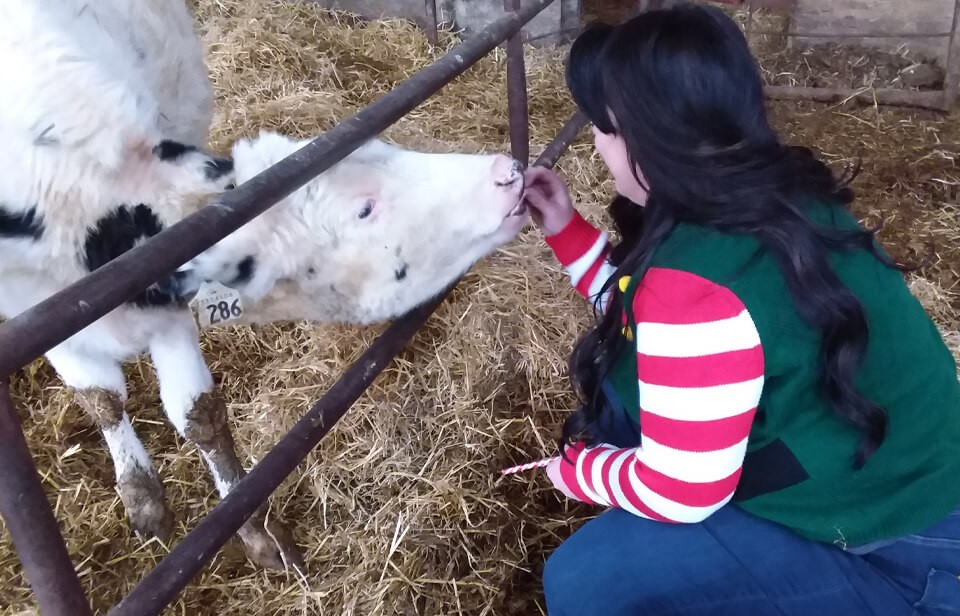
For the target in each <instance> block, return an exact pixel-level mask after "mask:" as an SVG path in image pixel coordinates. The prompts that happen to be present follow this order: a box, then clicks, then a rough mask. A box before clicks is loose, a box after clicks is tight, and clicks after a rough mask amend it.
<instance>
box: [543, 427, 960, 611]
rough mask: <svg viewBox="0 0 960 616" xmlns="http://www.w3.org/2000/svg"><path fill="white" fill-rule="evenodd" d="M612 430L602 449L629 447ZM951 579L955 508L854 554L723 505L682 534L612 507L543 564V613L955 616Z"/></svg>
mask: <svg viewBox="0 0 960 616" xmlns="http://www.w3.org/2000/svg"><path fill="white" fill-rule="evenodd" d="M612 424H613V425H611V426H610V428H614V427H616V426H618V427H619V428H622V430H623V431H620V430H615V431H616V432H618V433H619V435H620V438H619V439H616V438H610V439H607V438H604V439H603V440H605V441H607V442H611V441H616V440H620V441H621V442H619V443H616V442H615V443H612V444H616V445H620V446H629V445H628V444H627V442H628V441H629V440H631V436H630V432H629V430H630V426H629V420H628V419H625V418H613V421H612ZM608 425H609V424H608ZM610 428H607V429H610ZM633 444H635V442H634V443H633ZM957 480H958V481H960V478H957ZM958 575H960V508H958V509H957V510H956V511H954V512H953V513H952V514H950V515H949V516H948V517H947V518H945V519H944V520H942V521H940V522H939V523H937V524H934V525H933V526H932V527H930V528H928V529H926V530H925V531H923V532H920V533H917V534H914V535H909V536H907V537H902V538H900V539H899V540H897V541H895V542H892V543H889V544H885V545H882V546H881V547H878V548H875V549H873V550H872V551H870V552H868V553H866V554H860V555H858V554H852V553H850V552H844V551H842V550H841V549H839V548H837V547H835V546H833V545H829V544H822V543H817V542H814V541H810V540H807V539H805V538H803V537H801V536H799V535H797V534H796V533H794V532H793V531H791V530H790V529H788V528H786V527H783V526H780V525H778V524H774V523H772V522H768V521H766V520H764V519H761V518H758V517H755V516H752V515H750V514H748V513H746V512H744V511H742V510H741V509H739V508H737V507H736V506H734V505H728V506H726V507H724V508H722V509H721V510H720V511H718V512H716V513H715V514H714V515H712V516H710V517H709V518H707V519H706V520H705V521H704V522H702V523H699V524H686V525H672V524H664V523H661V522H655V521H650V520H645V519H643V518H639V517H637V516H634V515H632V514H630V513H626V512H624V511H622V510H619V509H611V510H609V511H607V512H605V513H603V514H601V515H599V516H598V517H596V518H595V519H593V520H591V521H589V522H587V523H586V524H584V525H583V526H582V527H581V528H580V529H579V530H578V531H577V532H575V533H574V534H573V535H572V536H571V537H570V538H569V539H567V540H566V541H565V542H564V543H563V544H562V545H561V546H560V547H559V548H558V549H557V550H556V551H555V552H554V553H553V554H552V555H551V556H550V558H549V559H548V560H547V563H546V567H545V569H544V573H543V586H544V592H545V594H546V601H547V612H548V614H549V616H574V615H575V616H592V615H601V614H602V615H604V616H608V615H617V616H621V615H624V616H646V615H650V616H673V615H677V616H679V615H683V616H693V615H700V614H703V615H710V616H767V615H770V616H860V615H863V616H960V579H958V577H957V576H958Z"/></svg>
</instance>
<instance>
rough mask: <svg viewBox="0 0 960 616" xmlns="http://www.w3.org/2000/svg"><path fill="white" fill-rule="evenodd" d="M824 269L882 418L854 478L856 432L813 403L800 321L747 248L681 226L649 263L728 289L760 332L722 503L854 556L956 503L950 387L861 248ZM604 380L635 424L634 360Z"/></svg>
mask: <svg viewBox="0 0 960 616" xmlns="http://www.w3.org/2000/svg"><path fill="white" fill-rule="evenodd" d="M810 215H811V216H812V217H813V218H814V220H817V221H818V222H820V223H821V224H829V225H835V226H837V227H840V228H845V229H856V228H858V224H857V221H856V220H855V219H854V218H853V217H852V216H850V215H849V214H846V213H845V212H842V211H836V213H835V214H832V215H831V210H827V209H826V208H823V207H817V208H816V209H811V210H810ZM758 251H759V252H758ZM751 259H753V260H752V261H751ZM831 262H832V265H833V268H834V271H835V272H836V273H837V275H838V276H839V278H840V279H841V280H842V281H843V283H844V284H845V285H846V286H847V288H848V289H850V291H851V292H852V293H853V294H854V295H855V296H856V297H857V298H858V299H859V300H860V302H861V303H862V304H863V307H864V310H865V312H866V317H867V325H868V329H869V336H870V337H869V341H868V345H867V351H866V356H865V358H864V361H863V363H862V364H861V369H860V372H859V373H858V375H857V377H856V379H855V384H856V386H857V387H858V390H859V391H860V392H862V393H863V394H864V395H866V396H867V397H868V398H870V399H872V400H873V401H874V402H875V403H877V404H879V405H881V406H882V407H883V408H885V409H886V411H887V413H888V416H889V423H888V430H887V435H886V438H885V440H884V443H883V445H882V446H881V447H880V448H879V449H878V450H877V451H876V453H874V455H873V456H872V457H871V458H870V460H869V461H868V462H867V464H866V465H865V466H864V467H863V468H862V469H861V470H859V471H855V470H854V469H853V468H852V462H853V458H854V453H855V452H856V449H857V445H858V444H859V441H860V433H859V432H858V431H857V430H856V429H855V428H853V427H852V426H850V425H849V424H847V423H845V422H844V421H843V420H842V419H841V418H840V417H839V416H838V415H837V414H836V413H835V412H834V411H833V409H832V408H831V407H830V406H829V404H828V403H827V401H826V399H824V398H823V397H822V396H821V395H820V394H819V393H818V388H817V383H818V380H819V377H820V363H819V345H820V336H819V333H818V332H817V331H816V330H815V329H814V328H812V327H810V326H809V325H808V324H807V323H806V322H805V321H804V320H803V319H802V318H801V316H800V314H799V313H798V312H797V310H796V308H795V307H794V304H793V300H792V296H791V295H790V292H789V290H788V288H787V286H786V281H785V280H784V278H783V275H782V274H781V273H780V269H779V267H778V265H777V263H776V262H775V260H774V259H773V257H772V256H771V255H769V253H766V252H765V251H763V250H762V249H761V246H760V244H759V242H758V241H757V240H756V239H754V238H752V237H749V236H740V235H732V234H725V233H721V232H718V231H714V230H711V229H707V228H704V227H696V226H691V225H680V226H678V227H677V228H676V229H675V230H674V231H673V232H672V233H671V235H670V236H669V237H668V238H667V239H666V240H665V242H664V243H663V245H662V246H661V247H660V249H659V250H658V251H657V253H656V254H655V255H654V260H653V266H654V267H659V268H669V269H677V270H682V271H685V272H690V273H692V274H696V275H698V276H701V277H703V278H705V279H707V280H710V281H712V282H714V283H716V284H719V285H723V286H725V287H727V288H728V289H730V290H731V291H733V292H734V293H735V294H736V295H737V296H738V297H739V298H740V301H742V302H743V303H744V304H745V305H746V307H747V310H748V311H749V313H750V315H751V317H752V318H753V320H754V323H755V324H756V327H757V330H758V331H759V333H760V340H761V344H762V345H763V353H764V362H765V370H764V388H763V393H762V395H761V399H760V403H759V406H758V409H757V416H756V418H755V420H754V424H753V427H752V429H751V432H750V438H749V444H748V449H747V456H746V459H745V460H744V467H743V473H742V477H741V480H740V484H739V486H738V489H737V493H736V494H735V495H734V500H733V502H734V504H735V505H737V506H739V507H741V508H742V509H744V510H745V511H747V512H750V513H752V514H754V515H757V516H759V517H762V518H765V519H768V520H771V521H774V522H777V523H780V524H783V525H785V526H788V527H790V528H792V529H794V530H795V531H796V532H798V533H799V534H801V535H803V536H805V537H808V538H810V539H813V540H817V541H822V542H831V543H837V544H838V545H840V546H842V547H846V546H850V547H853V546H858V545H863V544H866V543H870V542H873V541H881V540H885V539H892V538H896V537H899V536H902V535H905V534H909V533H912V532H916V531H918V530H920V529H923V528H925V527H927V526H929V525H931V524H933V523H935V522H937V521H938V520H940V519H941V518H943V517H945V516H946V515H947V514H948V513H949V512H951V511H952V510H953V509H954V508H956V507H957V505H958V504H960V383H958V380H957V367H956V363H955V362H954V359H953V356H952V355H951V354H950V352H949V350H948V349H947V347H946V345H945V344H944V342H943V339H942V338H941V336H940V333H939V331H938V330H937V328H936V326H935V325H934V323H933V322H932V321H931V320H930V318H929V317H928V315H927V314H926V312H925V311H924V309H923V307H922V306H921V305H920V303H919V302H918V301H917V300H916V298H915V297H914V296H913V295H912V294H911V293H910V291H909V289H908V288H907V286H906V284H905V282H904V280H903V277H902V276H901V274H900V273H899V272H897V271H896V270H892V269H889V268H887V267H885V266H884V265H883V264H881V263H879V262H878V261H877V260H876V259H875V258H874V257H873V256H872V255H870V254H868V253H866V252H865V251H857V252H856V253H847V254H835V255H833V258H832V261H831ZM637 282H638V280H637V277H636V276H634V279H633V280H631V283H630V285H629V287H628V288H627V291H626V293H625V294H624V295H625V297H624V301H625V307H626V308H628V309H629V307H630V306H631V304H632V301H631V298H632V296H633V292H634V290H635V288H636V284H637ZM634 333H635V332H634ZM610 379H611V382H610V385H611V386H612V389H613V390H614V391H615V392H616V395H617V396H618V397H619V398H620V403H621V404H622V405H623V406H625V407H626V409H627V411H628V412H629V413H631V414H632V416H633V417H634V418H637V417H638V407H639V402H638V391H637V378H636V355H635V354H634V353H628V354H626V355H625V356H624V357H623V358H622V359H621V360H620V361H619V362H618V363H617V364H616V365H615V367H614V369H613V372H612V374H611V376H610Z"/></svg>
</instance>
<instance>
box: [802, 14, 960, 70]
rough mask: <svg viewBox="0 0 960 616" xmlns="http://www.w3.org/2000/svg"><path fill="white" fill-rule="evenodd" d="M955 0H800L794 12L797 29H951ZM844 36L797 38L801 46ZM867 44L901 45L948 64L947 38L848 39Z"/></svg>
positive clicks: (853, 31) (888, 47) (852, 31)
mask: <svg viewBox="0 0 960 616" xmlns="http://www.w3.org/2000/svg"><path fill="white" fill-rule="evenodd" d="M954 2H955V0H797V4H796V9H795V12H794V17H793V21H794V27H793V30H794V31H796V32H829V33H835V32H838V33H844V34H856V33H858V32H861V33H862V32H871V33H873V32H894V33H896V32H915V33H924V32H944V31H949V30H950V24H951V22H952V19H953V7H954ZM832 40H836V42H844V40H843V39H827V38H810V39H807V38H802V39H801V38H797V39H796V44H797V45H800V46H808V45H816V44H821V43H825V42H830V41H832ZM845 42H849V43H856V44H857V45H863V46H866V47H876V48H881V49H885V50H888V51H894V50H896V49H897V48H898V47H900V46H901V45H904V46H905V47H907V48H908V49H909V50H910V51H911V52H912V53H914V54H916V55H918V56H920V57H922V58H925V59H928V60H933V61H936V62H938V63H939V64H940V65H941V66H944V65H945V64H946V59H947V40H946V39H940V40H935V39H931V40H926V39H868V38H861V39H845Z"/></svg>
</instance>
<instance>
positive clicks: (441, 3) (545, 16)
mask: <svg viewBox="0 0 960 616" xmlns="http://www.w3.org/2000/svg"><path fill="white" fill-rule="evenodd" d="M313 1H314V2H316V3H317V4H319V5H320V6H322V7H324V8H328V9H342V10H345V11H350V12H353V13H357V14H358V15H360V16H362V17H364V18H366V19H381V18H384V17H388V18H392V17H400V18H403V19H409V20H411V21H414V22H416V23H417V24H419V25H420V26H422V27H425V26H426V25H427V24H426V13H425V10H424V1H423V0H313ZM503 13H504V11H503V0H437V21H438V22H440V23H441V24H455V25H456V27H457V28H461V29H463V30H464V34H465V35H467V36H469V35H470V33H471V32H475V31H476V30H480V29H482V28H483V27H484V26H486V25H487V24H489V23H490V22H491V21H493V20H495V19H498V18H499V17H502V16H503ZM579 24H580V0H555V2H554V3H553V4H551V5H550V6H548V7H547V8H546V9H544V10H543V11H542V12H541V13H540V14H539V15H537V16H536V17H535V18H534V19H533V20H531V21H530V23H528V24H527V25H526V27H524V29H523V32H524V34H525V35H527V36H530V37H540V36H543V35H549V34H551V33H555V32H559V31H560V30H567V29H570V30H572V29H576V28H577V27H579ZM572 34H573V33H571V34H566V35H563V34H557V35H551V36H546V37H545V38H541V39H538V40H536V41H534V42H533V43H532V44H534V45H555V44H558V43H563V42H566V41H569V40H570V39H571V38H572Z"/></svg>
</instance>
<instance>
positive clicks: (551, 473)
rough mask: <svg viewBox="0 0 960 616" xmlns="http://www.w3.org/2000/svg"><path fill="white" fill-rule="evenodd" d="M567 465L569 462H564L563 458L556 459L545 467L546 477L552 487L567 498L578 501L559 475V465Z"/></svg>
mask: <svg viewBox="0 0 960 616" xmlns="http://www.w3.org/2000/svg"><path fill="white" fill-rule="evenodd" d="M561 464H569V462H564V461H563V458H557V459H556V460H554V461H553V462H551V463H550V464H548V465H547V468H546V471H547V477H549V478H550V481H551V482H552V483H553V487H555V488H556V489H558V490H560V491H561V492H563V494H564V496H566V497H567V498H572V499H573V500H576V501H579V500H580V499H579V498H577V497H576V496H575V495H574V494H573V492H572V491H571V490H570V488H568V487H567V482H565V481H564V480H563V476H562V475H561V474H560V465H561Z"/></svg>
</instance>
